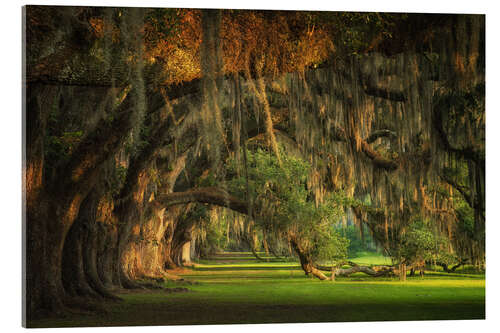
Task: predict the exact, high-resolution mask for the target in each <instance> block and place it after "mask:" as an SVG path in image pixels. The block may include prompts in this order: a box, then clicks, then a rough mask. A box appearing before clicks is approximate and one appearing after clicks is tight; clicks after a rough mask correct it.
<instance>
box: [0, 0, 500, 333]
mask: <svg viewBox="0 0 500 333" xmlns="http://www.w3.org/2000/svg"><path fill="white" fill-rule="evenodd" d="M26 4H40V5H42V4H44V5H48V4H50V5H88V6H141V7H195V8H251V9H301V10H336V11H386V12H425V13H432V12H434V13H477V14H486V15H487V16H486V26H487V30H486V35H487V42H486V45H487V46H486V48H487V56H486V59H487V65H486V68H487V84H486V88H487V90H486V95H487V107H486V118H487V122H486V127H487V154H486V156H487V159H486V162H487V165H486V168H487V170H486V184H487V185H486V189H487V196H486V207H487V214H486V215H487V218H486V229H487V232H486V234H487V251H486V253H487V265H486V266H487V282H486V289H487V296H486V297H487V311H486V316H487V320H485V321H483V320H481V321H478V320H474V321H421V322H386V323H382V322H378V323H331V324H328V323H318V324H286V325H281V324H280V325H277V324H273V325H226V326H220V325H218V326H169V327H119V328H118V327H116V328H96V329H92V331H89V330H90V329H85V328H84V329H76V330H77V331H78V332H82V330H83V331H89V332H97V331H103V330H104V332H122V331H123V330H124V331H125V332H136V331H141V332H142V331H146V332H164V331H165V330H168V331H169V332H179V333H185V332H189V333H192V332H195V331H198V330H203V331H204V332H209V333H210V332H221V333H226V332H234V331H238V332H243V333H246V332H255V331H271V330H272V331H276V330H286V331H287V332H289V333H290V332H291V333H293V332H301V333H303V332H304V331H310V330H321V331H339V330H342V331H345V330H349V331H351V332H357V331H360V332H361V331H363V332H370V333H372V332H384V333H387V332H401V331H402V330H404V332H405V333H406V332H419V333H422V332H434V331H441V332H450V331H451V330H453V332H478V331H479V330H480V331H481V332H490V331H493V330H494V329H495V331H496V330H498V327H500V319H499V317H500V307H499V297H500V293H499V290H500V287H499V286H498V284H499V280H500V278H499V275H500V274H499V268H498V267H499V266H500V264H499V262H500V260H499V257H498V256H499V255H500V254H499V252H498V249H499V246H498V244H499V242H500V239H499V238H498V237H500V229H499V226H498V225H499V223H500V221H498V218H499V216H500V214H499V213H498V210H497V206H498V205H499V204H498V203H497V202H496V199H497V198H499V193H498V188H499V175H498V169H497V168H499V167H500V165H499V164H498V161H499V160H498V157H499V155H498V153H497V147H498V146H499V145H500V128H499V126H500V122H499V111H500V110H499V103H498V96H499V94H500V90H499V85H498V83H499V81H498V75H499V71H498V69H499V66H498V61H497V58H498V57H499V56H500V55H499V52H498V51H499V48H498V45H499V43H500V36H499V35H498V32H499V31H500V29H499V23H500V15H499V14H500V13H499V11H498V6H496V5H495V2H494V1H487V0H484V1H483V0H468V1H466V2H465V1H460V2H459V1H443V0H434V1H432V0H412V1H402V0H399V1H396V0H394V1H388V0H372V1H360V0H348V1H342V2H340V1H319V0H303V1H297V0H288V1H287V0H252V1H241V0H233V1H229V0H210V1H201V0H191V1H186V0H183V1H178V0H177V1H168V0H163V1H158V0H157V1H154V0H144V1H137V0H134V1H124V0H115V1H109V0H100V1H95V0H94V1H88V0H80V1H75V0H73V1H70V0H66V1H60V0H59V1H48V2H47V1H31V2H24V1H19V0H11V1H9V0H4V1H3V2H2V5H1V7H0V22H1V29H0V31H1V34H2V39H1V41H2V44H1V45H2V48H1V50H0V55H1V62H0V65H1V66H2V67H1V68H2V70H1V71H0V84H1V90H0V98H1V99H0V116H1V121H0V125H1V128H0V138H1V140H0V142H1V150H0V195H1V197H0V209H1V210H0V225H1V226H2V227H1V229H0V246H1V252H0V253H1V254H2V256H1V257H0V258H1V259H0V260H1V261H0V278H1V283H0V329H1V330H2V331H5V332H16V331H20V330H22V328H21V235H22V231H21V135H22V132H21V129H22V124H21V48H22V45H21V6H23V5H26ZM193 315H196V314H193ZM66 330H67V329H57V332H64V331H66ZM42 331H44V332H45V331H55V329H43V330H42ZM450 333H451V332H450Z"/></svg>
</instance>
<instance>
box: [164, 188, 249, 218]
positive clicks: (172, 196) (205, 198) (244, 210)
mask: <svg viewBox="0 0 500 333" xmlns="http://www.w3.org/2000/svg"><path fill="white" fill-rule="evenodd" d="M156 202H157V203H158V204H160V205H162V206H163V207H170V206H175V205H182V204H187V203H190V202H198V203H206V204H210V205H216V206H221V207H226V208H229V209H232V210H234V211H236V212H238V213H241V214H248V207H247V204H246V202H244V201H242V200H240V199H239V198H237V197H235V196H233V195H231V194H229V193H228V192H227V191H226V190H223V189H221V188H218V187H201V188H195V189H192V190H188V191H184V192H173V193H166V194H160V195H159V196H158V198H157V200H156Z"/></svg>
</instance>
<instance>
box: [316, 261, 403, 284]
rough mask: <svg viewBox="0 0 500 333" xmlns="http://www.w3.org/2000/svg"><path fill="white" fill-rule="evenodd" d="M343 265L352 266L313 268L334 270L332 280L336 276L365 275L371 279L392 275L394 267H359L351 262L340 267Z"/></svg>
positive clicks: (318, 266)
mask: <svg viewBox="0 0 500 333" xmlns="http://www.w3.org/2000/svg"><path fill="white" fill-rule="evenodd" d="M343 265H349V266H352V267H350V268H341V267H338V266H337V267H335V266H334V267H331V266H322V265H316V266H315V267H316V268H317V269H319V270H321V271H328V272H332V270H334V272H335V274H334V275H332V277H331V278H330V279H332V280H333V279H334V278H335V277H336V276H349V275H351V274H354V273H358V272H361V273H365V274H367V275H370V276H373V277H379V276H387V275H389V274H394V267H393V266H360V265H358V264H356V263H354V262H352V261H347V262H344V263H342V264H341V265H340V266H343Z"/></svg>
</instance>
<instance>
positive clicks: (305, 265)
mask: <svg viewBox="0 0 500 333" xmlns="http://www.w3.org/2000/svg"><path fill="white" fill-rule="evenodd" d="M290 243H291V245H292V248H293V249H294V251H295V253H297V255H298V256H299V260H300V266H301V267H302V269H303V270H304V272H305V273H306V275H309V274H312V275H313V276H315V277H317V278H318V279H320V280H328V277H327V276H326V275H325V274H323V272H321V271H320V270H319V269H317V268H316V267H315V266H314V263H313V262H312V259H311V257H310V256H309V255H308V254H307V253H306V252H305V251H304V250H303V249H302V247H301V246H300V244H299V241H298V240H297V238H296V236H293V235H292V236H291V237H290Z"/></svg>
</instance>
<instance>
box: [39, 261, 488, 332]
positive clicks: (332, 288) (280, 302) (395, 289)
mask: <svg viewBox="0 0 500 333" xmlns="http://www.w3.org/2000/svg"><path fill="white" fill-rule="evenodd" d="M357 260H358V261H359V262H366V260H368V259H367V258H357ZM373 260H386V259H385V258H381V257H379V258H372V259H371V260H370V261H373ZM182 275H183V276H184V278H186V279H189V280H194V281H199V282H200V284H197V285H192V286H188V288H189V289H190V290H191V292H188V293H171V294H168V293H165V292H164V291H158V290H155V291H140V292H132V293H127V294H122V295H120V296H121V297H123V298H124V299H125V302H122V303H119V304H110V305H109V306H108V313H103V314H97V315H86V316H75V317H71V318H66V319H58V320H41V321H37V322H35V323H33V324H34V325H35V326H39V327H46V326H116V325H118V326H122V325H168V324H181V325H182V324H216V323H219V324H222V323H283V322H335V321H337V322H338V321H380V320H445V319H481V318H484V314H485V289H484V286H485V281H484V275H474V274H451V275H450V274H438V273H434V274H429V275H427V276H426V277H425V278H424V279H422V278H420V277H415V278H409V279H408V281H407V282H404V283H402V282H399V281H398V280H396V279H392V278H382V279H380V278H378V279H374V278H372V277H367V276H366V275H363V274H362V273H359V274H358V275H353V276H351V277H349V278H338V279H337V281H335V282H331V281H319V280H316V279H311V278H309V277H306V276H305V275H304V273H303V272H302V271H301V270H300V268H299V266H298V264H297V263H294V262H258V261H256V260H255V259H254V258H252V257H251V256H250V255H249V254H246V253H231V254H223V255H219V256H217V257H216V258H212V259H211V260H205V261H202V262H201V263H200V264H198V265H197V266H196V267H195V268H194V269H192V270H188V271H185V273H183V274H182ZM166 286H167V287H175V286H177V285H175V284H173V283H167V284H166Z"/></svg>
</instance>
